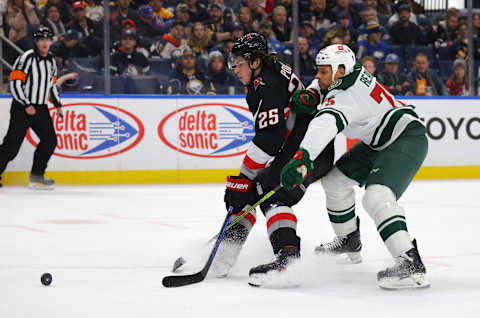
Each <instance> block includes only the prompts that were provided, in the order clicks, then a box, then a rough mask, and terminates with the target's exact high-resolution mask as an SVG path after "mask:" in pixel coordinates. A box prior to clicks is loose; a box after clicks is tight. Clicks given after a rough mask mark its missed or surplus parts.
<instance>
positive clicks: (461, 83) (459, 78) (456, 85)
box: [446, 59, 469, 96]
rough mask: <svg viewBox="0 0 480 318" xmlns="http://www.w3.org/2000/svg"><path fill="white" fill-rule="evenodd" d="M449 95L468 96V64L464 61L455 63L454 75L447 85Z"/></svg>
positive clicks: (458, 60) (459, 60) (457, 60)
mask: <svg viewBox="0 0 480 318" xmlns="http://www.w3.org/2000/svg"><path fill="white" fill-rule="evenodd" d="M446 86H447V89H448V95H450V96H468V95H469V91H468V76H467V63H465V60H464V59H456V60H455V62H453V74H452V76H451V77H450V78H449V79H448V81H447V83H446Z"/></svg>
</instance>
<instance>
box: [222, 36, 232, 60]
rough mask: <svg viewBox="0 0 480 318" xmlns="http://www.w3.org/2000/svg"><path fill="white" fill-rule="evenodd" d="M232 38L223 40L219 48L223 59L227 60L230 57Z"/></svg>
mask: <svg viewBox="0 0 480 318" xmlns="http://www.w3.org/2000/svg"><path fill="white" fill-rule="evenodd" d="M233 43H234V42H233V40H232V39H226V40H225V41H223V46H222V48H221V49H220V51H221V52H222V54H223V59H224V60H225V61H228V58H229V57H230V53H231V52H232V47H233Z"/></svg>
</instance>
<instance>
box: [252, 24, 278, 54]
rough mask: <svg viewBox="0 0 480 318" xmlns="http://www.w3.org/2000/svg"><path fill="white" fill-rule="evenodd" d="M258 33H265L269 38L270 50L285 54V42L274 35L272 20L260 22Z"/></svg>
mask: <svg viewBox="0 0 480 318" xmlns="http://www.w3.org/2000/svg"><path fill="white" fill-rule="evenodd" d="M258 33H260V34H261V35H263V36H264V37H265V39H266V40H267V47H268V52H275V53H277V54H283V53H284V52H285V44H283V43H282V42H280V41H279V40H277V39H275V38H274V37H272V23H271V22H270V21H262V22H260V24H259V28H258Z"/></svg>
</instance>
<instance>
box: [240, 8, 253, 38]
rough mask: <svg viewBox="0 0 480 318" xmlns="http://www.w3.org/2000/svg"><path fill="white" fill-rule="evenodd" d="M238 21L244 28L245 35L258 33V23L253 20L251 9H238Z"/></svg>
mask: <svg viewBox="0 0 480 318" xmlns="http://www.w3.org/2000/svg"><path fill="white" fill-rule="evenodd" d="M237 21H238V23H240V24H241V25H242V26H243V29H244V31H245V33H248V32H254V31H257V23H256V22H255V20H254V19H253V14H252V10H250V8H249V7H240V9H238V15H237Z"/></svg>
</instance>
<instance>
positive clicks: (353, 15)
mask: <svg viewBox="0 0 480 318" xmlns="http://www.w3.org/2000/svg"><path fill="white" fill-rule="evenodd" d="M344 11H346V13H347V15H348V18H349V20H350V25H351V26H352V27H353V28H355V29H356V28H358V27H359V26H360V24H362V18H361V17H360V15H359V14H358V12H357V10H355V8H353V7H352V6H351V5H350V0H337V5H336V6H335V7H334V8H333V9H332V13H333V15H334V16H335V17H336V18H337V21H338V22H340V19H339V18H340V17H339V16H340V14H341V13H343V12H344Z"/></svg>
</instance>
